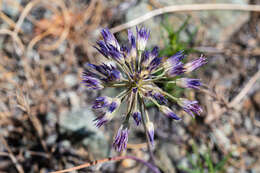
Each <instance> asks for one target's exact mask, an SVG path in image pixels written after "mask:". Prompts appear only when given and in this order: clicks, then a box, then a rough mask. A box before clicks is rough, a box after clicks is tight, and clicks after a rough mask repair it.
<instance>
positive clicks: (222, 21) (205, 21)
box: [126, 0, 249, 45]
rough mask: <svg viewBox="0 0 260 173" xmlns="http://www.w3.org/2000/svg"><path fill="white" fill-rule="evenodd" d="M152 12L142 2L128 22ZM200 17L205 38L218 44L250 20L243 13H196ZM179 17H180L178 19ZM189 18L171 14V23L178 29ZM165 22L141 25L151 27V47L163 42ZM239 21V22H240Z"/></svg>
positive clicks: (191, 0) (165, 0)
mask: <svg viewBox="0 0 260 173" xmlns="http://www.w3.org/2000/svg"><path fill="white" fill-rule="evenodd" d="M157 2H158V3H159V4H161V5H162V6H169V5H181V4H195V3H212V1H211V0H206V1H203V0H157ZM214 2H215V3H236V4H247V2H248V1H247V0H216V1H214ZM151 10H152V6H151V5H150V3H149V2H148V1H147V0H143V1H141V3H139V4H137V5H136V6H133V7H131V8H129V10H128V11H127V13H126V21H127V22H128V21H131V20H133V19H135V18H137V17H140V16H142V15H144V14H145V13H147V12H149V11H151ZM194 15H196V16H198V18H199V19H200V26H198V27H200V28H206V29H207V30H206V33H205V34H204V35H205V38H207V39H210V40H212V41H214V42H218V41H220V40H222V41H225V39H226V38H227V37H228V36H230V35H231V34H232V33H230V32H233V31H236V30H238V29H239V28H240V27H241V26H242V25H243V23H244V21H247V20H248V18H249V14H248V13H243V12H239V11H232V10H226V11H219V10H218V11H217V10H216V11H202V12H196V14H194ZM176 16H178V17H176ZM186 17H187V13H185V14H183V13H182V14H180V13H175V14H169V18H168V20H169V22H170V23H172V26H173V27H174V28H175V29H176V28H178V26H180V24H182V23H183V20H184V19H185V18H186ZM162 20H164V19H163V18H160V17H154V18H152V19H149V20H147V21H145V22H144V23H142V24H141V25H145V26H147V27H149V29H150V30H151V34H152V36H151V38H150V40H149V43H150V44H151V45H155V44H158V40H161V38H162V34H160V32H161V31H162V28H161V25H160V23H161V22H162ZM238 21H239V22H238ZM190 23H192V24H191V26H189V27H191V30H192V27H194V23H195V22H194V21H190ZM230 26H232V30H230Z"/></svg>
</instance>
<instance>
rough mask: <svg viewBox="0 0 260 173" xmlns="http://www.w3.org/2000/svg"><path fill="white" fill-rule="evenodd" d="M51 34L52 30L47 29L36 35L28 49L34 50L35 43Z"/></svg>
mask: <svg viewBox="0 0 260 173" xmlns="http://www.w3.org/2000/svg"><path fill="white" fill-rule="evenodd" d="M50 34H51V32H50V31H49V30H47V31H45V32H43V33H41V34H39V35H37V36H35V37H34V38H33V39H32V40H31V41H30V43H29V44H28V47H27V51H29V50H32V49H33V47H34V45H35V44H36V43H37V42H39V41H40V40H42V39H43V38H44V37H46V36H48V35H50Z"/></svg>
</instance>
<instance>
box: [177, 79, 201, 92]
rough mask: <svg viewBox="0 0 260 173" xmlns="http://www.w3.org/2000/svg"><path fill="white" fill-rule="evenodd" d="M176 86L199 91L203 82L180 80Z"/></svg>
mask: <svg viewBox="0 0 260 173" xmlns="http://www.w3.org/2000/svg"><path fill="white" fill-rule="evenodd" d="M176 85H177V86H179V87H183V88H193V89H199V87H200V86H201V82H200V80H199V79H189V78H180V79H177V80H176Z"/></svg>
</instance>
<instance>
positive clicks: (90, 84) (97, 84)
mask: <svg viewBox="0 0 260 173" xmlns="http://www.w3.org/2000/svg"><path fill="white" fill-rule="evenodd" d="M82 83H84V85H85V86H86V87H87V88H89V89H92V90H100V89H103V88H104V86H103V85H102V82H101V81H100V80H99V79H97V78H95V77H91V76H87V75H86V74H83V80H82Z"/></svg>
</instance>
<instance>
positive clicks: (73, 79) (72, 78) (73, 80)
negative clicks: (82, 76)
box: [64, 74, 79, 87]
mask: <svg viewBox="0 0 260 173" xmlns="http://www.w3.org/2000/svg"><path fill="white" fill-rule="evenodd" d="M64 83H65V85H66V86H67V87H74V86H75V85H77V84H78V83H79V81H78V79H77V76H76V75H74V74H67V75H66V76H65V77H64Z"/></svg>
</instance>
